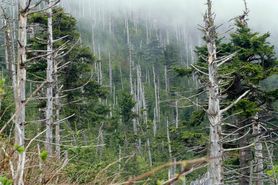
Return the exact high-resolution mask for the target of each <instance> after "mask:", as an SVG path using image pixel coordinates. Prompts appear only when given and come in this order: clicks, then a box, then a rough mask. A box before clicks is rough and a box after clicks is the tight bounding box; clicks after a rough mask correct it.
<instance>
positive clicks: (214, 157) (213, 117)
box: [204, 0, 224, 185]
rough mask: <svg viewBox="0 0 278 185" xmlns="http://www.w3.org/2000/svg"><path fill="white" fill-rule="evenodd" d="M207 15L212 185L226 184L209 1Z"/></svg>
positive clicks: (208, 0) (212, 24)
mask: <svg viewBox="0 0 278 185" xmlns="http://www.w3.org/2000/svg"><path fill="white" fill-rule="evenodd" d="M207 6H208V9H207V13H206V15H205V20H204V21H205V29H204V31H205V39H206V43H207V50H208V71H209V72H208V74H209V83H208V86H207V88H208V93H209V94H208V96H209V103H208V110H207V115H208V119H209V121H210V137H209V138H210V145H209V147H210V148H209V158H210V162H209V175H210V183H209V184H211V185H222V184H224V179H223V148H222V143H221V132H222V128H221V123H222V115H221V111H220V87H219V81H218V67H217V63H216V59H217V55H216V54H217V48H216V38H217V33H216V27H215V24H214V18H213V13H212V2H211V0H207Z"/></svg>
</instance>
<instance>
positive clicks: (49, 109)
mask: <svg viewBox="0 0 278 185" xmlns="http://www.w3.org/2000/svg"><path fill="white" fill-rule="evenodd" d="M51 6H52V0H48V7H49V8H48V10H47V16H48V19H47V20H48V21H47V34H48V39H47V70H46V76H47V79H46V80H47V85H48V86H47V90H46V98H47V103H46V112H45V116H46V117H45V120H46V138H45V139H46V142H45V145H46V146H45V147H46V150H47V152H48V154H49V155H52V142H53V72H54V62H53V61H54V55H53V26H52V22H53V20H52V14H53V13H52V8H51Z"/></svg>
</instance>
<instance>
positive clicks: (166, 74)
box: [164, 65, 169, 94]
mask: <svg viewBox="0 0 278 185" xmlns="http://www.w3.org/2000/svg"><path fill="white" fill-rule="evenodd" d="M164 80H165V91H166V92H167V94H168V93H169V80H168V69H167V66H166V65H165V67H164Z"/></svg>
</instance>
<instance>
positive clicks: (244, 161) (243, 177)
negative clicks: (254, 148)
mask: <svg viewBox="0 0 278 185" xmlns="http://www.w3.org/2000/svg"><path fill="white" fill-rule="evenodd" d="M246 124H247V123H246V122H245V121H243V120H241V121H239V123H238V124H237V125H239V127H244V125H246ZM246 132H247V129H241V130H240V131H239V137H242V138H241V139H240V140H239V147H240V148H242V149H240V150H239V167H240V170H239V172H240V177H239V184H240V185H245V184H250V183H251V180H252V177H250V178H249V176H250V175H251V174H250V170H249V168H253V167H250V161H251V158H252V153H251V150H250V148H244V147H246V146H248V145H249V141H248V139H247V137H243V136H244V135H245V134H246Z"/></svg>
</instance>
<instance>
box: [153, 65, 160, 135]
mask: <svg viewBox="0 0 278 185" xmlns="http://www.w3.org/2000/svg"><path fill="white" fill-rule="evenodd" d="M153 83H154V97H155V106H154V121H153V132H154V136H156V133H157V122H158V114H159V112H158V92H157V90H158V89H157V83H156V74H155V69H154V66H153Z"/></svg>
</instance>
